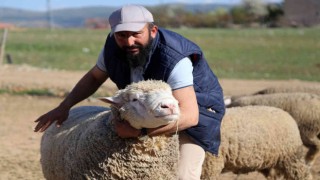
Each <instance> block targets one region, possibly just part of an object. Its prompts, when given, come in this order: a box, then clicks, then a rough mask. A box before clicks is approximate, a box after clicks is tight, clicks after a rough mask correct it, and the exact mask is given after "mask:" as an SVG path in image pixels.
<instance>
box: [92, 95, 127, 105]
mask: <svg viewBox="0 0 320 180" xmlns="http://www.w3.org/2000/svg"><path fill="white" fill-rule="evenodd" d="M98 99H100V100H101V101H103V102H105V103H108V104H111V105H114V106H116V107H119V106H120V104H121V101H120V98H119V97H117V96H113V97H100V98H98Z"/></svg>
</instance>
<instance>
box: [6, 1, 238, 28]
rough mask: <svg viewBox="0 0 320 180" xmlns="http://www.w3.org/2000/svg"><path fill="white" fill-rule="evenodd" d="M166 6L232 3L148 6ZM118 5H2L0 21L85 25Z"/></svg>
mask: <svg viewBox="0 0 320 180" xmlns="http://www.w3.org/2000/svg"><path fill="white" fill-rule="evenodd" d="M161 6H162V7H163V6H165V7H166V8H173V9H176V8H181V9H183V10H185V11H189V12H191V13H200V12H209V11H214V10H216V9H218V8H224V9H227V10H228V9H230V8H232V5H230V4H165V5H158V6H150V7H147V8H148V9H150V11H151V12H152V9H156V8H159V7H161ZM117 8H118V7H111V6H92V7H83V8H67V9H55V10H51V11H50V12H49V11H47V12H39V11H29V10H22V9H14V8H6V7H0V23H1V22H2V23H11V24H14V25H15V26H18V27H46V26H48V22H51V23H52V24H53V25H54V26H55V27H59V28H79V27H84V25H85V22H86V20H87V19H90V18H98V19H105V20H106V21H107V18H108V17H109V15H110V14H111V12H112V11H114V10H115V9H117Z"/></svg>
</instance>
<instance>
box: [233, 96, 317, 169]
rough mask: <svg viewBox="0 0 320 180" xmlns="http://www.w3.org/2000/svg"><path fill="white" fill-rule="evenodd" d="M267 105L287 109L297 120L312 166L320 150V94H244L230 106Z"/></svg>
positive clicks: (308, 159) (307, 160)
mask: <svg viewBox="0 0 320 180" xmlns="http://www.w3.org/2000/svg"><path fill="white" fill-rule="evenodd" d="M247 105H266V106H274V107H278V108H281V109H283V110H285V111H287V112H288V113H289V114H290V115H291V116H292V117H293V118H294V119H295V121H296V122H297V124H298V127H299V130H300V134H301V138H302V142H303V144H304V145H305V146H306V147H307V148H308V152H307V154H306V157H305V159H306V163H307V164H308V165H309V166H312V165H313V163H314V161H315V159H316V157H317V156H318V155H319V151H320V96H317V95H314V94H309V93H275V94H266V95H254V96H243V97H238V98H237V99H235V100H234V101H233V102H232V103H231V104H230V105H229V107H235V106H247Z"/></svg>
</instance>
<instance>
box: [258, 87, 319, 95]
mask: <svg viewBox="0 0 320 180" xmlns="http://www.w3.org/2000/svg"><path fill="white" fill-rule="evenodd" d="M293 92H302V93H311V94H317V95H320V86H302V85H301V86H297V85H296V86H275V87H269V88H266V89H263V90H260V91H257V92H255V93H253V95H258V94H273V93H293Z"/></svg>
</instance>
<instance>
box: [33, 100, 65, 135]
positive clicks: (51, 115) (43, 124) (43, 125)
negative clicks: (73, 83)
mask: <svg viewBox="0 0 320 180" xmlns="http://www.w3.org/2000/svg"><path fill="white" fill-rule="evenodd" d="M68 116H69V109H65V108H62V107H60V106H58V107H57V108H55V109H53V110H51V111H49V112H48V113H46V114H44V115H42V116H40V117H39V118H38V119H37V120H35V121H34V122H36V123H38V124H37V125H36V127H35V128H34V132H38V131H40V132H43V131H45V130H46V129H47V128H48V127H49V126H50V125H51V124H52V123H53V122H54V121H57V122H56V125H57V127H59V126H61V124H62V123H63V122H64V121H65V120H66V119H67V118H68Z"/></svg>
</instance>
